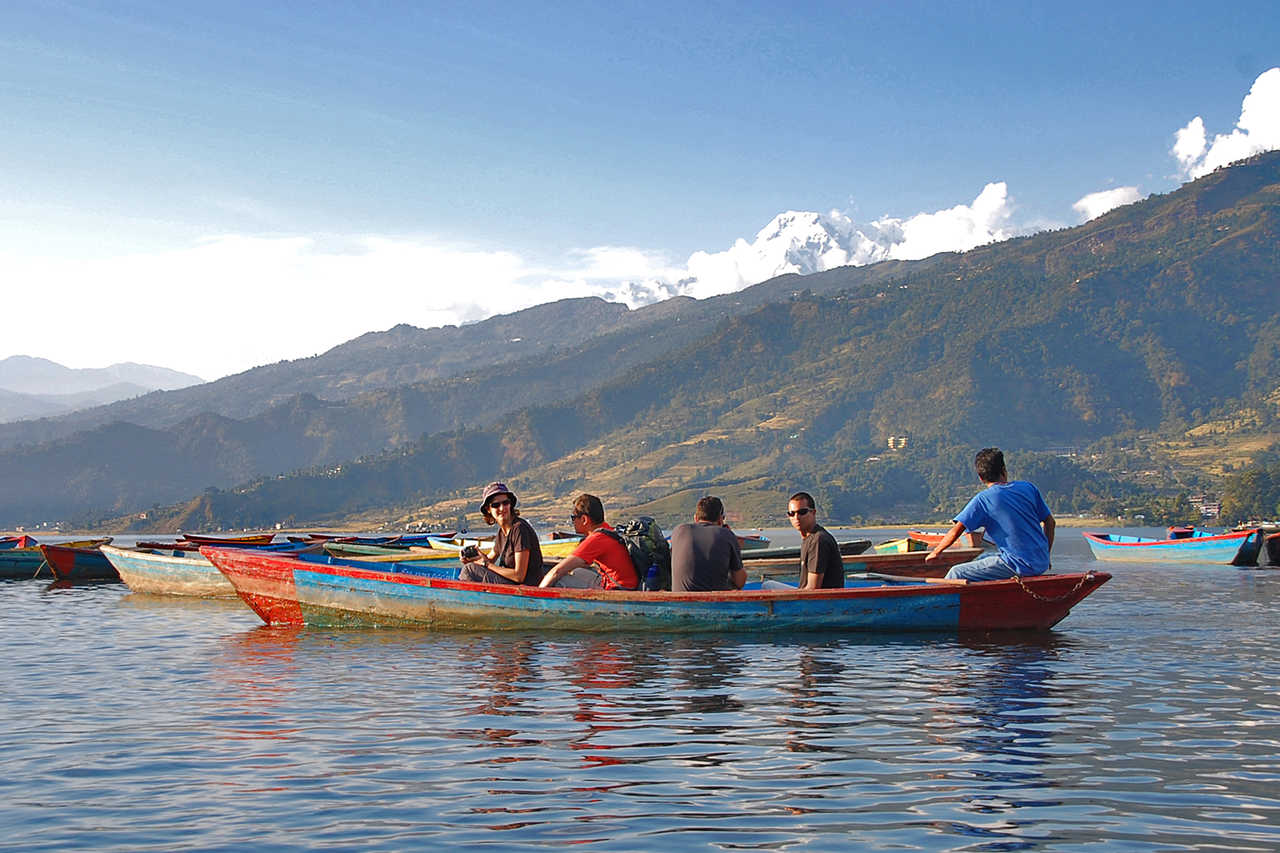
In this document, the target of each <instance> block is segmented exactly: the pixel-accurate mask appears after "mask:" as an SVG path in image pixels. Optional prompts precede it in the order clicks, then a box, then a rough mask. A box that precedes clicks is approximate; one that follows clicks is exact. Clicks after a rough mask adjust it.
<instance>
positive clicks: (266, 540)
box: [182, 533, 276, 545]
mask: <svg viewBox="0 0 1280 853" xmlns="http://www.w3.org/2000/svg"><path fill="white" fill-rule="evenodd" d="M182 538H183V539H185V540H187V541H188V542H194V543H195V544H197V545H270V544H271V540H273V539H275V538H276V535H275V534H274V533H243V534H237V533H228V534H226V535H225V536H224V535H221V534H218V535H213V534H203V533H184V534H182Z"/></svg>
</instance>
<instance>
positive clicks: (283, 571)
mask: <svg viewBox="0 0 1280 853" xmlns="http://www.w3.org/2000/svg"><path fill="white" fill-rule="evenodd" d="M201 553H203V554H204V555H205V556H207V557H208V558H209V559H210V560H211V561H212V562H213V564H214V565H216V566H217V567H218V568H219V569H220V570H221V571H222V572H223V573H224V574H225V575H226V576H227V578H228V579H229V580H230V581H231V583H232V585H233V586H235V588H236V591H237V592H238V593H239V594H240V596H241V598H242V599H244V601H245V602H246V603H247V604H248V605H249V606H250V607H252V608H253V610H254V612H256V613H257V614H258V616H259V617H260V618H262V619H263V621H265V622H266V623H268V624H271V625H313V626H322V627H379V626H418V627H424V628H430V629H436V630H455V629H456V630H513V629H540V630H578V631H607V632H615V631H636V630H661V631H675V632H695V631H697V632H701V631H716V632H720V631H775V630H781V631H870V632H900V631H966V630H997V629H1048V628H1051V627H1053V626H1054V625H1056V624H1057V623H1058V622H1059V621H1061V620H1062V619H1063V618H1064V617H1065V616H1066V615H1067V614H1068V613H1069V612H1070V610H1071V608H1072V607H1073V606H1074V605H1075V604H1076V603H1077V602H1079V601H1081V600H1082V599H1084V598H1085V597H1086V596H1087V595H1089V594H1090V593H1092V592H1093V591H1094V590H1095V589H1097V588H1098V587H1099V586H1101V585H1102V584H1103V583H1105V582H1106V581H1107V580H1109V579H1110V577H1111V576H1110V575H1109V574H1106V573H1105V572H1087V573H1084V574H1074V575H1041V576H1040V577H1035V578H1026V579H1011V580H1001V581H978V582H968V581H944V582H908V583H898V582H888V581H883V580H865V581H855V582H854V585H852V586H848V587H846V588H844V589H830V590H817V591H809V592H801V591H798V590H781V591H777V590H761V589H752V590H734V591H730V592H699V593H655V592H627V591H612V590H611V591H601V590H576V589H562V588H548V589H543V588H540V587H528V586H505V585H489V584H476V583H469V582H466V581H459V580H449V579H442V578H438V577H430V576H424V575H420V574H409V573H399V572H385V571H378V570H375V569H369V568H361V567H353V566H342V565H321V564H318V563H313V562H308V561H306V560H303V559H298V558H294V557H290V556H281V555H274V554H269V553H264V552H253V551H243V550H234V549H224V548H214V547H210V548H204V549H202V550H201Z"/></svg>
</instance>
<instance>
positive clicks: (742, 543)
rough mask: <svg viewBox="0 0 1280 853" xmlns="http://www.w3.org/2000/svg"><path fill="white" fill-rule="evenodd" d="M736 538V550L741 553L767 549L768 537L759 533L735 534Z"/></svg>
mask: <svg viewBox="0 0 1280 853" xmlns="http://www.w3.org/2000/svg"><path fill="white" fill-rule="evenodd" d="M734 535H735V536H737V537H738V548H739V549H741V550H743V551H755V550H758V549H761V548H768V547H769V537H768V536H764V535H761V534H759V533H735V534H734Z"/></svg>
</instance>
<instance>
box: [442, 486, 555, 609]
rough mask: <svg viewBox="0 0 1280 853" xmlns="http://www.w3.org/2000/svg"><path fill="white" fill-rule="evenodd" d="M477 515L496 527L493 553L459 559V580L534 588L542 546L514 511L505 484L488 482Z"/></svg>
mask: <svg viewBox="0 0 1280 853" xmlns="http://www.w3.org/2000/svg"><path fill="white" fill-rule="evenodd" d="M480 514H481V515H483V516H484V520H485V521H487V522H489V523H490V524H496V525H498V535H497V537H496V538H495V539H494V541H493V550H492V551H490V552H489V553H488V554H484V553H481V554H480V555H478V556H476V557H474V558H472V559H468V558H466V557H463V560H462V562H463V566H462V572H461V574H459V575H458V579H459V580H464V581H473V582H475V583H507V584H525V585H527V586H537V585H538V584H539V583H541V582H542V575H543V574H544V569H543V567H542V546H540V545H539V544H538V534H537V533H536V532H534V529H533V528H532V527H530V526H529V522H527V521H525V520H524V519H523V518H521V517H520V513H519V511H518V510H517V509H516V496H515V495H514V494H512V492H511V490H510V489H508V488H507V486H506V484H505V483H490V484H489V485H487V486H485V487H484V497H482V498H481V499H480Z"/></svg>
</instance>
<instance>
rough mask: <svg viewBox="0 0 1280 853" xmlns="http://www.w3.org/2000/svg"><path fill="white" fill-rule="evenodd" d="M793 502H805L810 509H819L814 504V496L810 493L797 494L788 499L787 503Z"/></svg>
mask: <svg viewBox="0 0 1280 853" xmlns="http://www.w3.org/2000/svg"><path fill="white" fill-rule="evenodd" d="M791 501H804V502H805V503H807V504H808V505H809V509H817V508H818V505H817V504H816V503H814V502H813V495H811V494H809V493H808V492H796V493H795V494H794V495H792V496H791V497H790V498H788V499H787V503H791Z"/></svg>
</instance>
